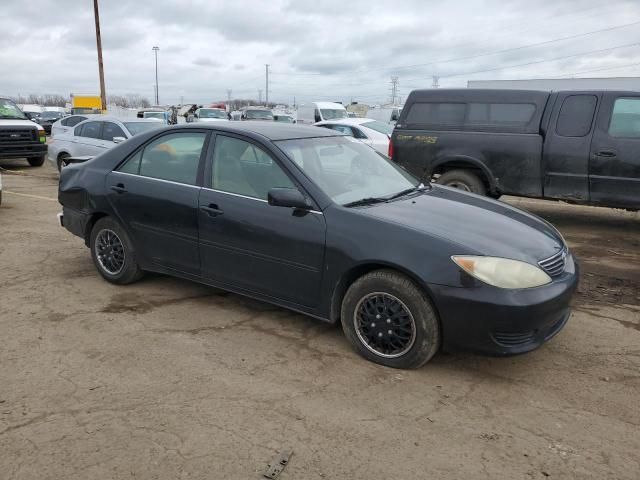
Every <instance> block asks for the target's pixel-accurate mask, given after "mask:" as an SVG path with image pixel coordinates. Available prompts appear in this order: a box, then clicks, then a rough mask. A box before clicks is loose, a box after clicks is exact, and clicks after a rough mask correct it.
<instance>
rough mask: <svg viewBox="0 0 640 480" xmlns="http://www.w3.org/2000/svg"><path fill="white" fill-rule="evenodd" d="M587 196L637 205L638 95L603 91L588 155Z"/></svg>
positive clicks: (639, 181) (639, 177) (639, 184)
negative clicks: (588, 193)
mask: <svg viewBox="0 0 640 480" xmlns="http://www.w3.org/2000/svg"><path fill="white" fill-rule="evenodd" d="M589 185H590V200H591V201H592V202H597V203H602V204H605V205H610V206H620V207H629V208H638V207H640V95H638V94H634V93H632V92H628V93H626V92H625V93H615V92H608V93H605V94H604V95H603V102H602V107H601V108H600V111H599V114H598V120H597V126H596V130H595V133H594V135H593V141H592V143H591V157H590V159H589Z"/></svg>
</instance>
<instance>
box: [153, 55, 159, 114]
mask: <svg viewBox="0 0 640 480" xmlns="http://www.w3.org/2000/svg"><path fill="white" fill-rule="evenodd" d="M152 50H153V53H155V55H156V105H160V98H159V97H160V94H159V92H158V50H160V47H157V46H156V47H153V48H152Z"/></svg>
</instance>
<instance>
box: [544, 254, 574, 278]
mask: <svg viewBox="0 0 640 480" xmlns="http://www.w3.org/2000/svg"><path fill="white" fill-rule="evenodd" d="M566 259H567V250H566V249H564V248H563V249H562V250H560V251H559V252H558V253H556V254H555V255H554V256H552V257H549V258H547V259H545V260H540V261H539V262H538V265H540V267H541V268H542V269H543V270H544V271H545V272H547V273H548V274H549V276H550V277H557V276H559V275H562V272H564V264H565V261H566Z"/></svg>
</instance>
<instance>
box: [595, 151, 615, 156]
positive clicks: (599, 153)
mask: <svg viewBox="0 0 640 480" xmlns="http://www.w3.org/2000/svg"><path fill="white" fill-rule="evenodd" d="M594 155H595V156H596V157H607V158H613V157H615V156H616V155H617V153H616V151H615V150H600V151H598V152H596V153H594Z"/></svg>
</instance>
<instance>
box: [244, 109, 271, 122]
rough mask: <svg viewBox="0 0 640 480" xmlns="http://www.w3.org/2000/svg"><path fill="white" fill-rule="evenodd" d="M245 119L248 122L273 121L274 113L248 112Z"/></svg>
mask: <svg viewBox="0 0 640 480" xmlns="http://www.w3.org/2000/svg"><path fill="white" fill-rule="evenodd" d="M245 118H247V119H248V120H273V113H271V112H270V111H269V110H247V111H245Z"/></svg>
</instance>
